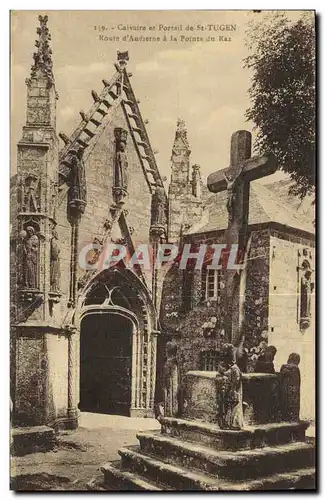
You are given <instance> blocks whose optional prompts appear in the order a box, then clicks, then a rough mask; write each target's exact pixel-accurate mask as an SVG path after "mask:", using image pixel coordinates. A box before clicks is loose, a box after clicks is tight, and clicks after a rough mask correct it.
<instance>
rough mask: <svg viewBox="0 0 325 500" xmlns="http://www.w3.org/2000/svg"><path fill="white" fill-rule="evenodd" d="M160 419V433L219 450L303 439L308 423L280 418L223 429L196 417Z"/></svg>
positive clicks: (249, 447) (247, 447)
mask: <svg viewBox="0 0 325 500" xmlns="http://www.w3.org/2000/svg"><path fill="white" fill-rule="evenodd" d="M159 421H160V423H161V429H162V433H163V434H169V435H171V436H175V437H178V438H179V439H184V440H185V441H193V442H197V443H200V444H204V445H206V446H210V447H211V448H215V449H218V450H232V451H236V450H241V449H251V448H262V447H264V446H276V445H281V444H286V443H290V442H294V441H305V432H306V429H307V428H308V426H309V423H308V422H293V423H291V422H281V423H272V424H265V425H258V426H254V427H247V428H245V429H242V430H239V431H233V430H222V429H219V428H218V427H217V426H216V425H215V424H209V423H207V422H202V421H199V420H186V419H180V418H174V417H160V418H159Z"/></svg>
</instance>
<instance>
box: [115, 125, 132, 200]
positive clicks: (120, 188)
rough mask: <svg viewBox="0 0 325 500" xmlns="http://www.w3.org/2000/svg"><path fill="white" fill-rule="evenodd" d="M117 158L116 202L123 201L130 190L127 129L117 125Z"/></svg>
mask: <svg viewBox="0 0 325 500" xmlns="http://www.w3.org/2000/svg"><path fill="white" fill-rule="evenodd" d="M114 136H115V159H114V186H113V193H114V195H115V202H116V203H122V202H123V199H124V198H125V197H126V195H127V190H128V182H129V178H128V166H129V165H128V159H127V155H126V143H127V136H128V133H127V130H125V129H123V128H120V127H117V128H115V129H114Z"/></svg>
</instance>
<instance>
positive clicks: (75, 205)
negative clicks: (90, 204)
mask: <svg viewBox="0 0 325 500" xmlns="http://www.w3.org/2000/svg"><path fill="white" fill-rule="evenodd" d="M83 154H84V149H82V148H81V149H79V150H78V151H77V150H74V149H72V150H71V151H70V152H69V154H68V156H67V158H66V159H65V160H64V164H66V165H67V166H68V167H69V168H70V172H69V175H68V179H67V182H68V185H69V191H68V207H69V208H70V209H72V210H73V211H77V212H78V213H80V214H83V213H84V211H85V207H86V204H87V187H86V175H85V165H84V161H83Z"/></svg>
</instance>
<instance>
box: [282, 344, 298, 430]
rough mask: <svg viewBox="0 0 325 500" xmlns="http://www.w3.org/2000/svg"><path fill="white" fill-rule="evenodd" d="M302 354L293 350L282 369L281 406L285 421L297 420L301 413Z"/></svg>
mask: <svg viewBox="0 0 325 500" xmlns="http://www.w3.org/2000/svg"><path fill="white" fill-rule="evenodd" d="M299 363H300V356H299V354H296V353H294V352H292V353H291V354H290V356H289V358H288V361H287V363H286V364H285V365H282V366H281V370H280V408H281V415H282V418H283V420H284V421H287V422H297V421H298V420H299V413H300V370H299V366H298V365H299Z"/></svg>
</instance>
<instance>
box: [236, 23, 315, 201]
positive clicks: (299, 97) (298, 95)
mask: <svg viewBox="0 0 325 500" xmlns="http://www.w3.org/2000/svg"><path fill="white" fill-rule="evenodd" d="M254 16H256V17H257V20H253V21H251V23H250V26H249V28H248V30H247V32H246V46H247V47H248V50H249V51H250V55H249V56H248V57H247V58H246V59H245V61H244V65H245V67H247V68H250V69H251V70H252V83H251V87H250V89H249V95H250V98H251V103H252V104H251V107H250V108H249V109H248V110H247V111H246V118H247V119H248V120H252V121H253V122H254V124H255V127H254V128H255V129H256V131H257V138H256V141H255V144H254V149H255V151H256V152H258V153H259V154H263V153H267V152H272V153H273V154H274V155H275V156H276V157H277V160H278V162H279V166H280V168H281V169H282V170H284V171H285V172H287V173H288V174H290V177H291V179H292V180H293V181H295V182H294V183H293V185H292V187H291V189H290V192H291V193H293V194H296V195H298V196H300V198H301V199H302V198H304V197H305V196H306V195H307V194H311V193H313V192H314V187H315V27H314V18H312V19H311V16H310V14H309V15H303V16H302V17H301V18H300V19H299V20H297V21H295V22H292V21H289V20H288V19H287V17H286V16H285V15H284V14H283V13H276V14H274V13H271V14H270V15H269V16H268V18H266V19H265V18H264V17H263V18H262V19H258V16H260V14H255V15H254Z"/></svg>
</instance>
